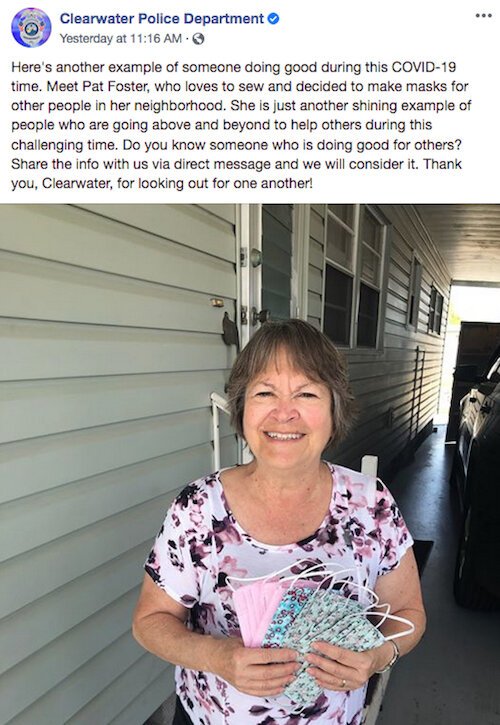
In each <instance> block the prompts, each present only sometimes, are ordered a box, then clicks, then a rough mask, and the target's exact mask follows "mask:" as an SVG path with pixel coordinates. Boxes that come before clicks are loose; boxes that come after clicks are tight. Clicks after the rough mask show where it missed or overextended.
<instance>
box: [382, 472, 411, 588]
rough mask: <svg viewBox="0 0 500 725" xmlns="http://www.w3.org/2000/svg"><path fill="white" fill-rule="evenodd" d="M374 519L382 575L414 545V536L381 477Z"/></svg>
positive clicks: (396, 563)
mask: <svg viewBox="0 0 500 725" xmlns="http://www.w3.org/2000/svg"><path fill="white" fill-rule="evenodd" d="M374 519H375V521H376V523H377V525H378V530H379V542H380V561H379V566H378V576H381V575H383V574H387V573H388V572H390V571H392V570H393V569H395V568H396V567H397V566H398V565H399V563H400V561H401V559H402V558H403V555H404V554H405V552H406V551H407V549H409V548H410V546H412V545H413V538H412V536H411V534H410V532H409V530H408V527H407V526H406V523H405V521H404V519H403V516H402V514H401V511H400V510H399V508H398V506H397V504H396V502H395V500H394V498H393V497H392V494H391V492H390V491H389V489H388V488H387V486H386V485H385V484H384V483H382V481H380V479H378V480H377V490H376V499H375V508H374Z"/></svg>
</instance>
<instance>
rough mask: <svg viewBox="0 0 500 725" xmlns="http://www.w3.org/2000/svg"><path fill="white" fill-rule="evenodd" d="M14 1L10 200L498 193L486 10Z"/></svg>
mask: <svg viewBox="0 0 500 725" xmlns="http://www.w3.org/2000/svg"><path fill="white" fill-rule="evenodd" d="M8 7H9V8H10V9H11V15H12V22H11V26H9V24H8V23H6V24H5V27H4V31H3V36H2V37H3V40H2V50H1V54H2V64H1V73H2V80H1V83H2V87H3V94H2V95H3V99H4V109H3V113H2V121H1V124H2V125H1V139H2V141H1V143H2V147H1V165H2V169H3V174H2V180H1V199H2V201H4V202H7V201H8V202H12V203H20V202H21V203H22V202H33V203H45V202H50V201H51V200H55V199H57V200H60V201H66V200H71V199H74V198H79V199H86V200H89V201H96V202H100V201H102V199H103V198H104V197H103V194H105V198H106V200H108V201H116V202H118V203H126V202H128V201H130V202H139V203H141V202H143V201H145V200H148V201H151V202H160V201H161V202H165V201H170V200H171V201H176V202H186V201H192V200H207V199H212V200H214V201H216V200H222V199H224V200H236V201H243V200H245V201H251V200H253V201H256V202H260V201H261V200H262V198H266V199H289V200H298V199H300V200H306V199H308V200H314V201H318V200H326V199H327V198H330V196H329V195H330V194H331V190H332V189H335V192H336V194H337V198H342V199H346V198H353V196H354V195H356V197H357V198H360V197H364V196H365V195H366V194H368V193H369V194H370V198H373V194H374V193H375V194H376V196H377V197H378V196H381V197H382V196H383V195H384V194H385V190H386V189H389V188H390V189H391V190H392V197H391V198H392V200H393V201H397V200H404V199H407V198H411V199H412V200H414V199H416V198H419V199H426V200H428V201H437V200H457V199H470V193H473V195H474V196H475V197H477V198H481V200H483V201H484V200H494V199H495V198H496V197H497V192H496V189H495V184H492V183H491V177H492V173H494V172H495V169H496V168H497V167H498V161H499V156H498V154H499V152H498V148H497V144H492V142H491V139H493V138H494V137H495V136H496V128H497V125H498V124H497V120H498V111H499V100H498V94H496V93H495V92H494V85H495V78H496V77H497V74H498V53H496V37H497V30H498V26H497V18H496V17H495V15H494V13H493V12H492V11H491V9H490V10H488V9H487V8H486V10H483V9H482V8H480V7H479V5H478V7H476V6H474V7H473V6H472V5H471V3H470V2H458V3H451V2H448V3H446V2H441V3H436V2H424V3H423V4H421V5H419V7H418V10H417V9H415V11H410V10H409V9H408V8H405V9H404V10H403V9H401V7H400V5H398V4H397V3H396V2H389V3H384V4H383V6H380V5H376V4H374V3H370V2H365V1H360V2H354V3H344V4H336V5H334V6H333V5H330V4H328V3H327V4H325V3H320V2H317V1H316V0H313V1H312V2H311V3H309V4H307V6H304V7H300V8H299V7H298V6H297V5H295V4H293V3H292V4H290V3H283V2H280V0H277V2H276V3H275V4H274V5H272V4H271V5H269V4H267V5H262V6H258V5H257V6H255V5H254V4H252V5H248V6H246V5H244V4H243V3H238V4H237V6H235V5H234V4H231V5H230V6H229V5H227V4H221V3H219V2H210V3H208V4H207V3H206V2H201V0H193V3H192V4H191V5H190V6H189V7H187V6H182V7H180V6H179V7H177V6H172V7H169V8H168V9H165V8H164V7H163V8H161V9H159V8H158V5H157V4H153V5H152V6H142V5H141V6H140V7H136V6H134V4H133V3H130V2H127V3H126V4H125V5H120V6H119V8H118V6H117V5H116V4H109V3H108V2H107V0H105V2H104V3H103V2H90V3H87V4H86V5H85V8H83V7H82V8H78V7H73V6H71V7H68V6H67V5H65V4H64V3H62V2H59V0H57V1H56V2H51V4H50V7H44V8H19V7H18V5H15V4H14V3H12V2H10V0H9V3H8Z"/></svg>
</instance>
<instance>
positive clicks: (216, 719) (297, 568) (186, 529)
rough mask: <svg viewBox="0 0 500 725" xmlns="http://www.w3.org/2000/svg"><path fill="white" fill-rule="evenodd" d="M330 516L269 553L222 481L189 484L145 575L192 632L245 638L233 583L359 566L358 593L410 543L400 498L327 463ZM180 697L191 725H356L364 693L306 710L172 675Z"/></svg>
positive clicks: (202, 675)
mask: <svg viewBox="0 0 500 725" xmlns="http://www.w3.org/2000/svg"><path fill="white" fill-rule="evenodd" d="M327 465H328V466H329V468H330V470H331V474H332V482H333V486H332V497H331V501H330V507H329V511H328V513H327V515H326V516H325V519H324V521H323V523H322V524H321V526H320V527H319V529H318V530H317V531H316V532H315V533H314V534H313V535H312V536H309V537H308V538H306V539H303V540H301V541H297V542H296V543H292V544H288V545H283V546H272V545H269V544H264V543H261V542H259V541H256V540H255V539H253V538H252V537H251V536H250V535H249V534H248V533H247V532H245V531H244V530H243V529H242V528H241V527H240V525H239V524H238V522H237V521H236V519H235V518H234V517H233V515H232V513H231V511H230V509H229V507H228V504H227V501H226V499H225V496H224V490H223V487H222V484H221V481H220V476H219V473H218V472H217V473H214V474H212V475H210V476H206V477H204V478H200V479H199V480H197V481H194V482H193V483H190V484H189V485H188V486H186V488H184V489H183V491H182V492H181V493H180V494H179V496H178V497H177V498H176V499H175V500H174V502H173V503H172V505H171V507H170V509H169V511H168V513H167V516H166V519H165V521H164V523H163V526H162V527H161V529H160V532H159V534H158V536H157V538H156V541H155V544H154V547H153V549H152V551H151V553H150V555H149V557H148V559H147V561H146V564H145V569H146V571H147V572H148V574H149V575H150V576H151V578H152V579H153V580H154V581H155V582H156V584H157V585H158V586H160V587H161V588H162V589H164V591H165V592H166V593H167V594H168V595H169V596H171V597H172V598H173V599H175V601H177V602H179V603H180V604H182V605H183V606H185V607H186V608H188V609H189V610H190V612H189V618H188V626H189V627H190V628H191V629H192V630H193V631H195V632H200V633H202V634H215V633H216V634H218V635H219V636H220V635H224V636H228V637H231V636H239V634H240V632H239V628H238V620H237V616H236V613H235V611H234V608H233V602H232V590H231V588H230V587H229V586H228V582H227V578H228V577H230V576H234V577H242V578H244V577H258V576H264V575H268V574H272V573H273V572H275V571H278V570H280V569H282V568H284V567H287V566H291V570H290V571H291V573H300V572H301V571H303V570H304V569H306V568H308V567H309V566H311V565H313V564H318V563H321V562H335V563H338V564H342V565H343V566H345V567H357V568H358V571H359V573H360V577H359V578H360V581H361V583H362V584H364V585H366V586H369V587H370V588H373V587H374V586H375V583H376V581H377V578H378V577H379V576H381V575H383V574H385V573H387V572H389V571H391V570H392V569H394V568H395V567H397V566H398V564H399V562H400V560H401V557H402V556H403V554H404V553H405V551H406V550H407V549H408V548H409V547H410V546H411V545H412V544H413V540H412V538H411V535H410V533H409V532H408V529H407V527H406V524H405V522H404V520H403V518H402V516H401V513H400V512H399V509H398V508H397V506H396V504H395V502H394V499H393V498H392V496H391V494H390V493H389V491H388V489H387V488H386V487H385V485H384V484H383V483H382V482H381V481H380V480H379V479H377V480H375V479H374V478H372V477H370V476H365V475H363V474H361V473H358V472H357V471H352V470H350V469H347V468H343V467H341V466H336V465H335V466H334V465H332V464H330V463H328V464H327ZM176 686H177V694H178V695H179V697H180V699H181V702H182V704H183V707H184V709H185V710H186V712H187V714H188V715H189V717H190V718H191V720H192V721H193V723H194V724H195V725H295V724H298V725H308V724H309V723H323V722H329V723H333V725H359V723H360V722H361V717H362V708H363V702H364V696H365V688H360V689H359V690H354V691H351V692H346V693H343V692H333V691H323V692H322V693H321V695H320V696H319V697H318V698H317V700H316V701H315V702H314V703H313V704H312V705H308V706H307V707H306V708H300V707H297V706H296V705H294V703H293V702H292V701H291V700H290V699H288V698H287V697H286V696H285V695H280V696H278V697H255V696H251V695H246V694H244V693H242V692H239V691H238V690H236V689H235V688H234V687H233V686H232V685H230V684H229V683H228V682H225V681H224V680H222V679H221V678H220V677H217V676H216V675H214V674H212V673H210V672H197V671H194V670H189V669H187V668H182V667H177V668H176Z"/></svg>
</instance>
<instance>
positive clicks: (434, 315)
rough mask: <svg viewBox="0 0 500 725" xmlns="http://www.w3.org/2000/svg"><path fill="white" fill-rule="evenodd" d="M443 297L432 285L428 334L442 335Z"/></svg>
mask: <svg viewBox="0 0 500 725" xmlns="http://www.w3.org/2000/svg"><path fill="white" fill-rule="evenodd" d="M443 302H444V297H443V295H442V294H441V293H440V292H438V290H437V289H436V288H435V287H434V285H432V287H431V297H430V300H429V322H428V325H427V331H428V332H435V333H436V334H437V335H440V334H441V319H442V317H443Z"/></svg>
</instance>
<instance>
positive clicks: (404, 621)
mask: <svg viewBox="0 0 500 725" xmlns="http://www.w3.org/2000/svg"><path fill="white" fill-rule="evenodd" d="M386 619H392V620H394V621H395V622H401V623H402V624H406V625H407V626H408V629H407V630H406V631H404V632H395V633H394V634H389V635H387V637H386V636H385V635H384V638H385V640H386V642H390V641H391V639H397V638H398V637H405V636H406V635H407V634H412V633H413V632H414V631H415V625H414V624H413V622H410V620H409V619H405V618H404V617H398V616H396V615H395V614H388V615H387V616H386Z"/></svg>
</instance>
